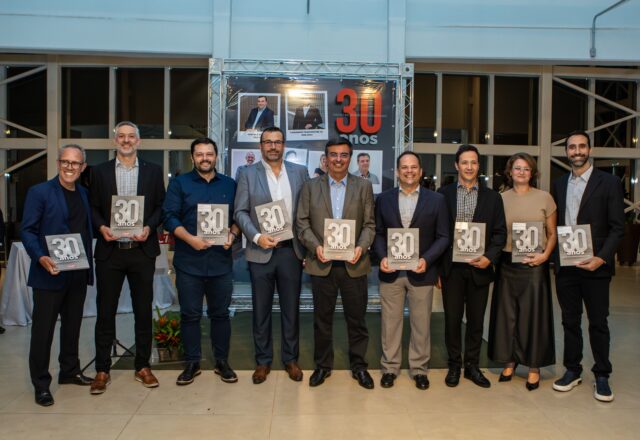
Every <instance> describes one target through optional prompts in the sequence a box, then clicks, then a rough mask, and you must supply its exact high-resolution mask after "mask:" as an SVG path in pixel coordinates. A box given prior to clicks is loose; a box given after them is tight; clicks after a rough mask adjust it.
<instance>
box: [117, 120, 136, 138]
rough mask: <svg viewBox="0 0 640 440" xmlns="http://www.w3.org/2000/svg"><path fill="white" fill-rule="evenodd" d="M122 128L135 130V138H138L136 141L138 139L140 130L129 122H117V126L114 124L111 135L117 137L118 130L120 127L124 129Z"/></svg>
mask: <svg viewBox="0 0 640 440" xmlns="http://www.w3.org/2000/svg"><path fill="white" fill-rule="evenodd" d="M124 126H128V127H132V128H134V129H135V130H136V136H138V139H139V138H140V129H139V128H138V126H137V125H136V124H134V123H133V122H131V121H122V122H118V124H116V126H115V127H114V128H113V135H114V136H115V135H117V134H118V129H119V128H120V127H124Z"/></svg>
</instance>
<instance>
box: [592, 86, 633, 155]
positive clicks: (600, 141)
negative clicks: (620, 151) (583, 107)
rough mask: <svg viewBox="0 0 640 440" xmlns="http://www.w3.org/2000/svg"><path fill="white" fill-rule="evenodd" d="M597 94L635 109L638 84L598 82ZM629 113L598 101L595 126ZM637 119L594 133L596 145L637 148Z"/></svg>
mask: <svg viewBox="0 0 640 440" xmlns="http://www.w3.org/2000/svg"><path fill="white" fill-rule="evenodd" d="M596 93H597V94H598V95H600V96H602V97H604V98H607V99H608V100H610V101H613V102H615V103H617V104H620V105H623V106H625V107H627V108H629V109H633V108H635V102H636V83H633V82H630V81H596ZM628 115H629V113H628V112H626V111H624V110H622V109H618V108H616V107H613V106H612V105H609V104H607V103H606V102H602V101H600V100H596V109H595V123H594V126H595V127H598V126H600V125H604V124H607V123H609V122H613V121H615V120H617V119H620V118H623V117H625V116H628ZM635 126H636V121H635V119H627V120H626V121H622V122H618V123H617V124H614V125H610V126H608V127H605V128H602V129H600V130H598V131H596V132H595V133H594V145H596V146H598V147H611V148H635V146H636V143H635V142H633V139H634V136H635Z"/></svg>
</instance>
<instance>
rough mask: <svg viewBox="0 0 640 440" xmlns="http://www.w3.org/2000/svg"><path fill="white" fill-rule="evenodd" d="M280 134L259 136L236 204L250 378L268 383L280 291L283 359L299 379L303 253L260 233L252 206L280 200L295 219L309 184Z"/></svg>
mask: <svg viewBox="0 0 640 440" xmlns="http://www.w3.org/2000/svg"><path fill="white" fill-rule="evenodd" d="M284 147H285V141H284V133H283V132H282V130H280V129H279V128H278V127H269V128H266V129H265V130H263V132H262V135H261V136H260V151H261V153H262V160H261V161H260V162H258V163H255V164H253V165H250V166H247V167H244V168H241V169H240V172H239V174H238V179H237V180H238V182H237V183H238V188H237V191H236V200H235V214H234V217H235V221H236V223H237V224H238V225H239V226H240V228H241V229H242V232H243V233H244V235H245V236H246V237H247V249H246V251H245V257H246V259H247V262H248V263H249V274H250V276H251V288H252V302H253V341H254V345H255V359H256V365H257V366H256V369H255V371H254V373H253V376H252V379H253V383H254V384H259V383H262V382H264V381H265V380H266V379H267V375H268V374H269V372H270V371H271V363H272V361H273V338H272V335H271V308H272V305H273V294H274V291H275V287H276V285H277V287H278V296H279V302H280V310H281V313H282V317H281V325H282V344H281V359H282V362H283V363H284V365H285V369H286V370H287V373H288V374H289V377H290V378H291V379H292V380H294V381H301V380H302V370H300V367H299V366H298V352H299V344H298V339H299V319H298V318H299V305H300V287H301V278H302V260H303V258H304V249H303V248H302V246H301V245H300V243H299V242H298V239H297V237H296V236H295V234H296V228H295V225H294V226H293V234H294V238H293V239H290V240H284V241H283V240H278V239H276V238H274V237H271V236H269V235H266V234H261V233H260V227H259V221H258V217H257V214H256V209H255V208H256V206H259V205H263V204H265V203H270V202H275V201H277V200H283V201H284V204H285V207H286V211H287V213H288V215H289V219H290V221H292V220H293V219H294V218H295V215H296V211H297V209H296V208H297V204H298V196H299V194H300V189H301V188H302V185H303V183H304V182H305V181H307V180H309V174H308V172H307V169H306V167H303V166H301V165H297V164H294V163H292V162H286V161H284V160H283V152H284Z"/></svg>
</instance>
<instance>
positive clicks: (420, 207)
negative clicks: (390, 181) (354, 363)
mask: <svg viewBox="0 0 640 440" xmlns="http://www.w3.org/2000/svg"><path fill="white" fill-rule="evenodd" d="M396 174H397V176H398V180H399V182H400V187H399V188H393V189H390V190H388V191H385V192H383V193H382V194H380V195H379V196H378V199H377V201H376V210H375V213H376V238H375V240H374V242H373V249H374V252H375V253H376V254H377V256H378V258H379V259H380V271H379V272H378V277H379V278H380V302H381V305H382V325H381V337H382V359H381V360H380V363H381V365H382V379H381V381H380V385H381V386H382V387H383V388H390V387H392V386H393V382H394V381H395V379H396V377H397V376H398V374H399V373H400V365H401V364H402V322H403V315H404V302H405V297H408V299H409V320H410V323H411V341H410V343H409V374H410V376H411V377H412V378H413V380H414V381H415V383H416V387H417V388H418V389H421V390H426V389H427V388H428V387H429V379H428V377H427V369H428V366H429V358H430V356H431V332H430V322H431V305H432V303H433V285H434V284H436V282H437V280H438V274H437V271H436V264H437V262H438V259H439V258H440V256H441V255H442V253H443V252H444V251H445V250H446V249H447V247H449V225H448V220H449V219H448V215H447V205H446V202H445V199H444V196H442V194H438V193H436V192H433V191H431V190H429V189H426V188H421V187H420V178H421V177H422V165H421V161H420V156H418V155H417V154H416V153H414V152H413V151H405V152H404V153H402V154H401V155H400V156H399V157H398V159H397V161H396ZM388 228H418V229H419V230H420V231H419V239H418V255H419V256H420V260H419V263H418V267H417V268H416V269H415V270H411V271H410V270H401V271H398V270H395V269H390V268H389V266H388V259H387V249H388V246H387V235H388V233H387V232H388V231H387V230H388Z"/></svg>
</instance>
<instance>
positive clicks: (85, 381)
mask: <svg viewBox="0 0 640 440" xmlns="http://www.w3.org/2000/svg"><path fill="white" fill-rule="evenodd" d="M91 382H93V378H92V377H87V376H85V375H84V374H82V373H78V374H76V375H75V376H71V377H59V378H58V383H59V384H60V385H66V384H72V385H83V386H89V385H91Z"/></svg>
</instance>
